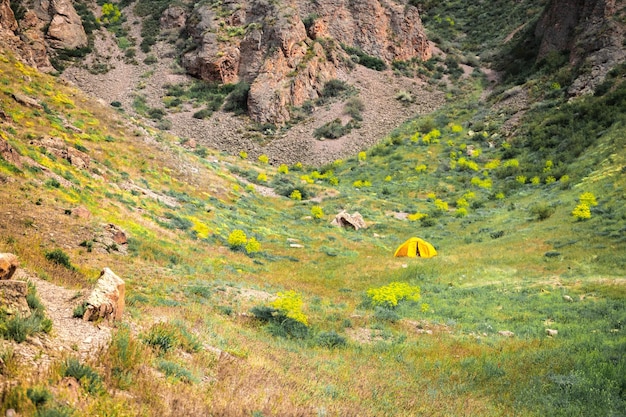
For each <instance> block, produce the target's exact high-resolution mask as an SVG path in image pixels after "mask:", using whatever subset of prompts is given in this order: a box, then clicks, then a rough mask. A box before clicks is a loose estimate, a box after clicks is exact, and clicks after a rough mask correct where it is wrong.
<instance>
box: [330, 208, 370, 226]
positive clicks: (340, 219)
mask: <svg viewBox="0 0 626 417" xmlns="http://www.w3.org/2000/svg"><path fill="white" fill-rule="evenodd" d="M330 224H332V225H333V226H338V227H352V228H353V229H354V230H359V229H365V228H367V224H365V220H363V216H361V215H360V214H359V213H358V212H356V211H355V212H354V213H353V214H349V213H348V212H346V211H345V210H343V211H341V212H340V213H339V214H337V215H336V216H335V218H334V219H333V221H332V222H331V223H330Z"/></svg>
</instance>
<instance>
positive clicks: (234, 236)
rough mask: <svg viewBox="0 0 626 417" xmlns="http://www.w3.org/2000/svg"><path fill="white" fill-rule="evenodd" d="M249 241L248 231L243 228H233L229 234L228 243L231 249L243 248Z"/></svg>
mask: <svg viewBox="0 0 626 417" xmlns="http://www.w3.org/2000/svg"><path fill="white" fill-rule="evenodd" d="M247 241H248V237H247V236H246V232H244V231H243V230H241V229H236V230H233V231H232V232H231V233H230V235H228V245H229V246H230V248H231V249H239V248H242V247H243V246H245V244H246V243H247Z"/></svg>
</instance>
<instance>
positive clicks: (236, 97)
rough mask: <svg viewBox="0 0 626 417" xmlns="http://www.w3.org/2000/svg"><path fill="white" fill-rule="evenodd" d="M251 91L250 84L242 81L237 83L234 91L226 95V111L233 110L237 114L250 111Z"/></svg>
mask: <svg viewBox="0 0 626 417" xmlns="http://www.w3.org/2000/svg"><path fill="white" fill-rule="evenodd" d="M249 92H250V84H248V83H247V82H245V81H242V82H240V83H238V84H236V85H235V87H234V89H233V91H232V92H231V93H230V94H229V95H228V97H226V103H225V104H224V111H229V112H233V113H235V114H244V113H246V112H247V111H248V93H249Z"/></svg>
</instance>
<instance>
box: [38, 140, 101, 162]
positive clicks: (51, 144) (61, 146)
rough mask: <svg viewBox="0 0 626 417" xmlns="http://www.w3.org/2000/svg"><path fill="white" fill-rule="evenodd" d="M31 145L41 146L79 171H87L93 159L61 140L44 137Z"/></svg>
mask: <svg viewBox="0 0 626 417" xmlns="http://www.w3.org/2000/svg"><path fill="white" fill-rule="evenodd" d="M30 144H31V145H37V146H41V147H43V148H45V149H46V151H47V152H50V153H51V154H53V155H54V156H56V157H57V158H62V159H65V160H66V161H67V162H69V163H70V164H71V165H72V166H75V167H76V168H78V169H87V168H89V165H90V164H91V158H90V157H89V155H87V154H86V153H85V152H82V151H79V150H78V149H75V148H72V147H69V146H67V145H66V143H65V142H64V141H63V139H61V138H55V137H43V138H41V139H39V140H36V141H31V142H30Z"/></svg>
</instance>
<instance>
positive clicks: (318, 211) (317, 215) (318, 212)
mask: <svg viewBox="0 0 626 417" xmlns="http://www.w3.org/2000/svg"><path fill="white" fill-rule="evenodd" d="M311 216H313V218H314V219H321V218H322V217H324V210H323V209H322V208H321V207H320V206H313V207H311Z"/></svg>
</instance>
